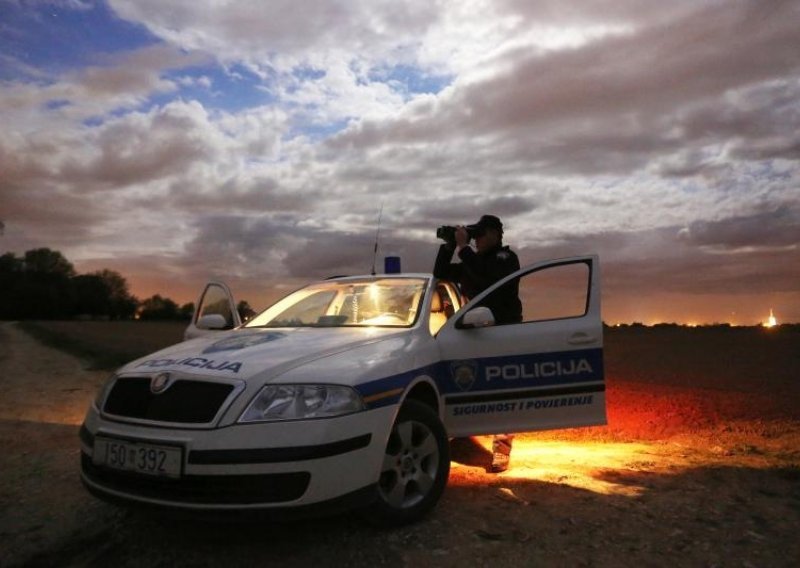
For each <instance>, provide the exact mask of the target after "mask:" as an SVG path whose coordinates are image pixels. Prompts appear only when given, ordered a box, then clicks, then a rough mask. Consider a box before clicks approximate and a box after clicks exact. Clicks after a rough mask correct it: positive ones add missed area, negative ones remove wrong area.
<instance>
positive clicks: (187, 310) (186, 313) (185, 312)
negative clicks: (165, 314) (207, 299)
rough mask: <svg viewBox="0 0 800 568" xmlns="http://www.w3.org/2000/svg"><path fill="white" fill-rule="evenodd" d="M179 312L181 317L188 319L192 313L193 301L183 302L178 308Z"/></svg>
mask: <svg viewBox="0 0 800 568" xmlns="http://www.w3.org/2000/svg"><path fill="white" fill-rule="evenodd" d="M178 312H179V313H180V317H181V319H184V320H187V321H188V320H190V319H192V316H193V315H194V302H189V303H188V304H183V305H182V306H181V307H180V309H179V310H178Z"/></svg>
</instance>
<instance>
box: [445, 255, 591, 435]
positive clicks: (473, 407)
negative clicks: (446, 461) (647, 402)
mask: <svg viewBox="0 0 800 568" xmlns="http://www.w3.org/2000/svg"><path fill="white" fill-rule="evenodd" d="M515 283H516V284H518V285H519V298H520V300H521V302H522V308H523V317H522V322H521V323H513V324H505V325H496V324H494V320H493V316H492V314H491V311H490V310H489V309H488V308H487V307H484V306H482V304H483V302H484V300H486V298H488V297H489V296H490V295H491V294H492V293H493V292H495V291H497V290H498V289H499V288H500V287H501V286H504V285H506V286H508V285H511V286H513V285H514V284H515ZM437 341H438V342H439V346H440V350H441V355H442V361H443V363H442V364H443V368H442V371H441V375H440V388H441V390H442V392H443V393H444V402H445V413H444V415H445V426H446V427H447V431H448V434H449V435H450V436H470V435H480V434H497V433H506V432H508V433H511V432H524V431H531V430H544V429H551V428H568V427H575V426H590V425H596V424H605V423H606V405H605V380H604V374H603V324H602V320H601V317H600V271H599V259H598V257H597V256H582V257H573V258H566V259H559V260H552V261H546V262H541V263H537V264H534V265H532V266H528V267H525V268H523V269H521V270H519V271H518V272H516V273H514V274H511V275H510V276H508V277H506V278H504V279H503V280H501V281H499V282H497V283H496V284H495V285H494V286H492V287H491V288H489V289H487V290H486V291H484V292H483V293H482V294H480V295H479V296H477V297H475V298H474V299H473V300H472V301H471V302H469V303H468V304H467V305H466V306H465V307H464V308H463V309H462V310H460V311H459V312H458V313H457V314H455V316H454V317H453V318H451V319H450V320H448V322H447V324H446V325H445V326H444V327H443V328H442V329H441V331H440V332H439V334H438V335H437Z"/></svg>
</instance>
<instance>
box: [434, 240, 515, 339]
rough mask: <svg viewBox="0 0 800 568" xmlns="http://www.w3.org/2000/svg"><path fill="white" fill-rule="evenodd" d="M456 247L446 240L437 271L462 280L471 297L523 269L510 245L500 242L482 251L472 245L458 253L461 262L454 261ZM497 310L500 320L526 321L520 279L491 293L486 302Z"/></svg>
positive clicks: (437, 274)
mask: <svg viewBox="0 0 800 568" xmlns="http://www.w3.org/2000/svg"><path fill="white" fill-rule="evenodd" d="M454 252H455V248H454V247H453V246H452V245H447V244H443V245H442V246H440V247H439V254H437V255H436V264H435V265H434V268H433V275H434V276H436V277H437V278H444V279H447V280H452V281H454V282H456V283H458V284H459V286H460V287H461V293H462V294H464V295H465V296H466V297H467V299H469V300H471V299H472V298H474V297H475V296H477V295H478V294H480V293H481V292H483V291H484V290H486V289H487V288H489V287H490V286H491V285H492V284H494V283H495V282H497V281H498V280H500V279H502V278H504V277H506V276H508V275H509V274H511V273H513V272H516V271H517V270H519V259H518V258H517V255H516V254H515V253H514V251H512V250H511V249H510V248H508V247H501V246H497V247H494V248H492V249H490V250H487V251H485V252H483V253H481V254H479V253H477V252H475V251H474V250H472V249H471V248H470V247H464V248H462V249H461V251H460V252H459V253H458V256H459V258H460V259H461V263H460V264H457V263H451V262H450V260H451V258H452V257H453V253H454ZM480 305H482V306H486V307H487V308H489V309H490V310H492V313H493V314H494V319H495V322H496V323H498V324H506V323H518V322H521V321H522V303H521V302H520V301H519V280H516V279H515V280H513V281H512V282H509V283H508V284H506V285H505V286H503V287H501V288H499V289H497V290H496V291H495V292H494V293H492V294H490V295H489V297H488V298H486V299H485V300H484V301H483V302H481V304H480Z"/></svg>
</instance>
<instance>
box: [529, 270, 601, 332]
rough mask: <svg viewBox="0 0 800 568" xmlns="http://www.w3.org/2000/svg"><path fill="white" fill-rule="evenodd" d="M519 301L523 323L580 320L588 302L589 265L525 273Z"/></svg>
mask: <svg viewBox="0 0 800 568" xmlns="http://www.w3.org/2000/svg"><path fill="white" fill-rule="evenodd" d="M519 298H520V301H521V302H522V321H523V322H535V321H544V320H554V319H564V318H575V317H581V316H583V315H584V314H585V313H586V310H587V307H588V302H589V266H588V265H587V264H585V263H582V262H578V263H571V264H562V265H557V266H551V267H549V268H546V269H544V270H537V271H534V272H531V273H529V274H526V275H525V276H523V277H522V278H520V281H519Z"/></svg>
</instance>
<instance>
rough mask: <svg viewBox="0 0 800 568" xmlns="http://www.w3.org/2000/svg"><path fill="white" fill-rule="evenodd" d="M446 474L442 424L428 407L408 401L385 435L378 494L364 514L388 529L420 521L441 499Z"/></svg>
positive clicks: (447, 451)
mask: <svg viewBox="0 0 800 568" xmlns="http://www.w3.org/2000/svg"><path fill="white" fill-rule="evenodd" d="M449 475H450V446H449V444H448V441H447V433H446V432H445V429H444V426H443V425H442V422H441V421H440V420H439V417H438V416H437V415H436V413H435V412H434V411H433V410H432V409H431V408H430V407H429V406H427V405H425V404H423V403H421V402H417V401H415V400H408V401H406V402H405V403H404V404H403V406H402V408H400V412H399V413H398V414H397V419H396V420H395V423H394V426H393V427H392V432H391V434H389V441H388V443H387V445H386V451H385V453H384V458H383V466H382V468H381V475H380V479H379V480H378V491H377V496H376V498H375V501H374V502H373V503H372V504H371V505H370V506H369V507H368V508H367V509H365V510H364V516H365V517H366V518H367V520H368V521H370V522H371V523H374V524H377V525H380V526H386V527H390V526H399V525H404V524H407V523H412V522H415V521H418V520H419V519H421V518H422V517H424V516H425V515H426V514H427V513H428V512H429V511H430V510H431V509H432V508H433V507H434V505H436V503H437V502H438V501H439V498H440V497H441V496H442V493H443V492H444V488H445V485H447V478H448V476H449Z"/></svg>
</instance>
